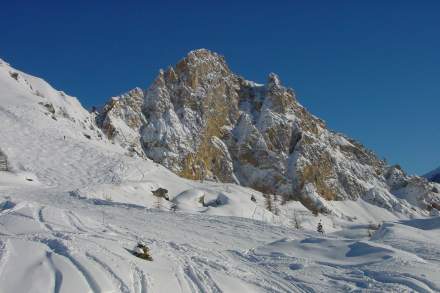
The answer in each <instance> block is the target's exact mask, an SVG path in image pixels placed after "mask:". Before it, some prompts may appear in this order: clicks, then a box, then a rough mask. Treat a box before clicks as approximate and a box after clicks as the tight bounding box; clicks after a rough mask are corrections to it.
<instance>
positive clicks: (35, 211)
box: [0, 61, 440, 292]
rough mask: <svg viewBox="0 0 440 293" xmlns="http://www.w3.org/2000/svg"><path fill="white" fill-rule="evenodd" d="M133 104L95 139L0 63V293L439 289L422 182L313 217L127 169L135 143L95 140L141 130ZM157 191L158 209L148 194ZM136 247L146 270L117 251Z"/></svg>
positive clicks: (435, 237)
mask: <svg viewBox="0 0 440 293" xmlns="http://www.w3.org/2000/svg"><path fill="white" fill-rule="evenodd" d="M255 86H257V85H255ZM143 96H144V92H143V91H141V90H135V91H132V92H130V93H129V94H127V95H125V98H123V99H125V103H126V105H129V107H130V108H131V109H134V110H133V111H127V112H124V111H122V110H123V109H122V108H121V112H119V114H118V115H116V116H115V117H111V118H108V117H105V118H108V119H109V120H111V121H107V122H103V124H104V125H107V127H104V128H103V129H104V131H105V132H106V135H104V134H103V133H102V131H101V129H100V128H99V127H97V126H96V124H95V116H94V115H95V114H90V113H88V112H87V111H86V110H84V109H83V108H82V107H81V105H80V104H79V102H78V101H77V100H76V99H75V98H73V97H70V96H68V95H66V94H64V93H63V92H59V91H56V90H54V89H53V88H52V87H50V85H48V84H47V83H46V82H44V81H43V80H41V79H38V78H35V77H32V76H30V75H27V74H25V73H22V72H20V71H18V70H16V69H13V68H12V67H10V66H9V65H8V64H6V63H5V62H3V61H0V102H1V103H0V121H1V126H0V138H1V140H0V150H1V153H2V154H3V155H2V157H3V158H5V159H6V160H7V166H8V171H3V170H2V171H0V292H346V291H362V290H370V291H373V292H377V291H383V292H405V291H418V292H437V291H440V278H439V277H438V276H439V275H440V246H439V244H438V243H439V241H440V218H439V217H438V216H436V217H432V218H425V217H423V216H424V215H426V211H424V210H422V209H420V208H419V207H418V206H419V204H420V199H419V198H418V197H417V196H418V195H420V196H422V197H425V196H426V195H425V194H424V193H423V192H424V191H425V189H424V188H425V186H427V185H426V184H427V183H426V182H425V181H420V182H422V183H421V186H420V189H417V188H415V187H412V188H413V189H411V190H409V189H407V188H404V187H403V185H405V184H406V183H405V182H406V181H403V182H401V181H399V180H401V178H402V177H404V176H403V175H401V174H400V173H399V172H401V171H400V170H399V169H398V168H393V169H392V170H393V172H392V173H390V174H389V175H390V176H388V180H389V182H388V183H387V185H386V186H385V187H387V186H393V187H394V188H392V190H393V192H392V193H391V192H389V190H388V189H385V190H382V189H381V188H383V186H382V185H380V184H379V185H378V186H379V187H378V188H376V189H373V191H370V192H369V193H367V195H368V196H369V197H370V198H375V199H377V198H383V197H384V195H383V194H386V196H387V197H386V198H387V201H384V202H383V206H384V207H386V208H383V207H381V206H380V204H378V202H377V201H376V200H370V198H368V197H365V196H362V197H360V198H355V197H354V200H345V201H327V200H326V199H325V198H322V197H321V196H320V195H318V194H316V198H315V199H316V200H317V201H319V204H322V205H323V206H325V207H326V209H327V210H329V211H332V213H331V214H328V215H320V216H314V215H313V214H312V213H311V211H310V210H308V209H307V208H306V207H305V206H303V205H302V204H301V203H299V202H297V201H289V202H287V203H285V204H283V205H282V204H281V203H282V198H281V197H280V196H274V195H270V196H268V195H264V196H263V194H262V193H260V192H258V191H255V190H252V189H250V188H246V187H243V186H239V185H236V184H233V183H217V182H213V181H205V182H200V181H192V180H188V179H184V178H181V177H178V176H177V175H175V174H174V173H173V172H171V171H169V170H168V169H166V168H164V167H162V166H161V165H158V164H157V163H155V162H153V161H151V160H149V159H146V158H139V157H142V156H143V151H144V150H143V149H142V148H140V149H139V148H138V147H139V146H137V145H131V144H135V143H136V140H137V139H140V138H141V135H145V133H142V132H141V133H137V132H136V131H132V132H131V131H129V129H128V128H127V129H126V131H124V134H123V135H124V136H125V137H124V136H122V135H121V134H119V133H113V134H114V135H113V136H112V139H107V135H108V134H109V132H108V131H109V130H110V129H111V127H110V126H115V129H118V130H120V129H122V128H123V127H126V125H128V124H126V123H127V119H128V120H131V119H132V120H133V123H134V124H132V125H128V127H129V128H130V129H136V127H138V126H135V124H136V123H140V124H137V125H143V126H144V127H145V125H146V124H147V123H148V121H150V120H147V117H145V116H142V115H144V114H142V115H139V116H136V115H132V114H136V113H138V112H137V110H135V109H139V107H141V105H142V106H143V103H144V102H143V100H142V99H140V97H143ZM130 97H133V99H131V98H130ZM119 101H120V100H119ZM127 107H128V106H127ZM124 109H126V108H125V107H124ZM116 117H125V118H124V119H120V120H119V122H118V123H120V124H118V125H117V123H116V122H115V121H116ZM127 117H131V118H127ZM144 118H145V120H143V119H144ZM98 120H99V119H98ZM101 122H102V121H101ZM116 126H117V127H116ZM145 131H147V130H145ZM147 133H148V132H147ZM337 137H339V136H337ZM219 140H220V141H216V139H213V140H212V141H213V144H216V145H217V146H218V147H219V148H221V147H222V145H223V144H224V142H223V141H222V140H221V139H219ZM344 143H345V142H344ZM136 154H137V155H136ZM234 168H235V167H234ZM396 173H397V175H396ZM234 175H235V174H234ZM404 178H407V177H404ZM414 178H416V177H414ZM237 179H238V178H237ZM231 180H232V181H234V180H235V179H234V178H233V177H232V178H231ZM408 180H416V181H417V180H419V179H417V178H416V179H411V178H409V179H408ZM225 181H226V180H225ZM417 182H418V181H417ZM400 184H403V185H400ZM409 185H410V186H417V184H414V185H411V184H409ZM381 186H382V187H381ZM407 186H408V185H407ZM429 186H432V187H436V188H437V187H438V185H435V184H434V183H432V185H429ZM159 187H162V188H166V189H167V190H168V191H169V198H170V200H169V201H167V200H165V199H158V198H156V197H154V196H153V194H152V191H153V190H156V189H157V188H159ZM304 188H307V189H310V190H308V192H309V193H310V194H312V193H316V192H317V191H316V187H315V186H314V185H313V184H308V185H306V186H305V187H304ZM403 191H406V192H403ZM420 192H422V193H420ZM395 194H398V195H399V197H396V196H395ZM251 198H254V200H252V199H251ZM388 204H392V205H391V206H387V205H388ZM268 206H270V207H271V208H270V209H271V211H269V210H267V209H266V208H267V207H268ZM407 209H410V210H411V211H410V212H408V211H407ZM410 215H411V216H414V217H417V218H413V219H411V217H410ZM319 220H322V222H323V224H324V230H325V231H326V234H325V235H321V234H318V233H315V232H314V230H315V227H316V225H317V222H318V221H319ZM382 221H385V222H384V223H383V224H382V225H381V226H380V227H378V224H380V223H382ZM138 241H143V242H144V243H146V245H148V247H149V248H150V250H151V254H152V256H153V261H152V262H148V261H145V260H142V259H139V258H136V257H135V256H133V255H132V254H131V253H130V252H129V250H131V249H133V248H134V246H135V245H136V243H137V242H138Z"/></svg>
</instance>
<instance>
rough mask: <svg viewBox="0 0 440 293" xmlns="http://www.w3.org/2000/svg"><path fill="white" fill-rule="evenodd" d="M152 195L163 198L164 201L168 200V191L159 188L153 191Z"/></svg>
mask: <svg viewBox="0 0 440 293" xmlns="http://www.w3.org/2000/svg"><path fill="white" fill-rule="evenodd" d="M152 193H153V195H154V196H157V197H162V198H165V199H166V200H170V198H169V197H168V190H166V189H165V188H161V187H159V188H158V189H156V190H153V191H152Z"/></svg>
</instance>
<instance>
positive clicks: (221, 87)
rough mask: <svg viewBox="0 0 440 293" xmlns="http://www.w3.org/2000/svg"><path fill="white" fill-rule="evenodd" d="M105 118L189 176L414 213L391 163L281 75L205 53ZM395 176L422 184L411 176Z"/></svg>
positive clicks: (123, 100) (116, 104)
mask: <svg viewBox="0 0 440 293" xmlns="http://www.w3.org/2000/svg"><path fill="white" fill-rule="evenodd" d="M98 117H99V123H98V124H99V125H100V126H101V127H102V128H103V130H104V132H105V133H106V134H107V135H108V136H109V137H110V138H113V139H115V140H116V141H119V142H120V143H122V144H125V145H127V146H130V147H131V148H134V149H137V150H138V151H139V150H141V151H139V152H142V153H143V154H145V156H147V157H148V158H150V159H152V160H154V161H156V162H158V163H160V164H163V165H164V166H166V167H168V168H169V169H171V170H172V171H174V172H175V173H177V174H179V175H181V176H183V177H186V178H191V179H202V178H203V179H215V180H219V181H222V182H236V183H239V184H242V185H245V186H249V187H252V188H255V189H257V190H259V191H262V192H265V193H272V194H279V195H283V196H284V198H285V199H286V200H289V199H293V200H301V201H302V202H303V203H304V204H305V205H306V206H307V207H309V208H310V209H311V210H314V211H321V212H325V211H327V207H326V205H325V202H326V201H324V200H323V199H325V200H345V199H357V198H359V197H362V198H364V199H365V200H367V201H370V202H372V203H375V204H379V205H383V206H384V207H387V208H389V209H394V210H396V209H400V210H408V211H409V205H408V204H407V202H406V201H399V200H396V199H395V196H394V195H393V194H392V192H394V191H396V190H398V189H396V187H395V186H394V185H393V184H394V183H393V184H391V183H390V180H389V178H387V176H391V175H390V174H389V172H391V171H390V167H387V166H386V165H385V163H384V162H383V161H381V160H379V159H378V158H377V157H376V156H375V155H374V154H373V153H372V152H370V151H368V150H366V149H365V148H364V147H363V146H362V145H360V144H359V143H357V142H355V141H353V140H351V139H349V138H346V137H345V136H343V135H341V134H337V133H334V132H332V131H330V130H328V129H327V128H326V126H325V123H324V122H323V121H322V120H320V119H318V118H317V117H315V116H313V115H312V114H310V113H309V112H308V111H307V110H306V109H305V108H304V107H303V106H301V105H300V104H299V102H298V101H297V99H296V97H295V93H294V92H293V90H291V89H288V88H285V87H284V86H282V85H281V82H280V79H279V78H278V76H276V75H275V74H270V75H269V77H268V79H267V82H266V83H265V84H263V85H262V84H257V83H254V82H251V81H247V80H245V79H243V78H242V77H240V76H238V75H236V74H234V73H232V72H231V70H230V69H229V67H228V65H227V64H226V62H225V60H224V58H223V57H222V56H220V55H218V54H216V53H213V52H210V51H208V50H205V49H200V50H196V51H192V52H190V53H189V54H188V56H187V57H185V58H184V59H182V60H181V61H180V62H179V63H177V65H176V66H174V67H170V68H168V69H167V70H166V71H160V73H159V76H158V77H157V78H156V80H155V81H154V82H153V84H152V85H151V86H150V87H149V88H148V89H147V90H145V91H141V90H140V89H135V90H133V91H131V92H129V93H128V94H126V95H123V96H121V97H118V98H115V99H113V100H112V101H111V102H110V103H109V104H107V105H106V107H105V108H104V111H103V112H102V113H101V114H100V115H99V116H98ZM394 175H395V176H396V177H398V179H397V180H402V181H404V182H406V184H407V186H409V185H411V184H412V183H411V180H413V179H411V178H412V177H407V176H406V175H405V174H403V172H402V174H397V175H396V174H394ZM422 181H423V180H422ZM423 182H425V181H423ZM425 183H426V186H424V187H422V189H423V190H424V191H427V192H428V190H430V186H429V183H427V182H425ZM425 183H423V184H425ZM423 184H422V185H423ZM399 190H400V189H399ZM429 192H431V191H429ZM424 198H431V199H434V200H435V198H436V197H435V196H432V197H430V196H425V197H424Z"/></svg>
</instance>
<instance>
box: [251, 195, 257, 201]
mask: <svg viewBox="0 0 440 293" xmlns="http://www.w3.org/2000/svg"><path fill="white" fill-rule="evenodd" d="M251 200H252V201H253V202H257V199H256V198H255V196H254V195H253V194H252V195H251Z"/></svg>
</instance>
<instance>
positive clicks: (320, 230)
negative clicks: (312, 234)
mask: <svg viewBox="0 0 440 293" xmlns="http://www.w3.org/2000/svg"><path fill="white" fill-rule="evenodd" d="M316 231H318V233H321V234H324V227H323V226H322V222H321V220H319V223H318V227H317V228H316Z"/></svg>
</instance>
